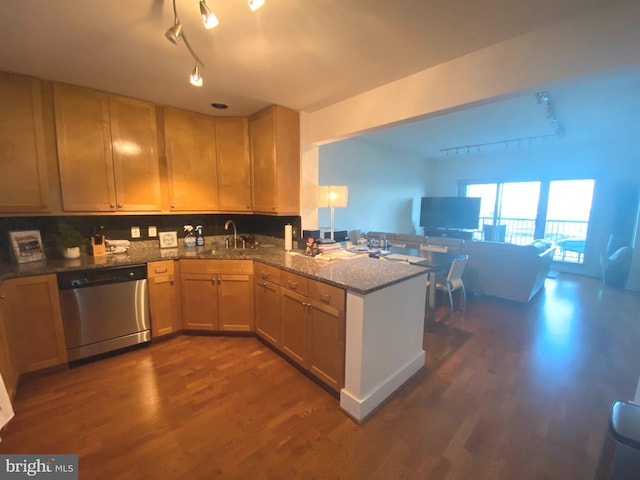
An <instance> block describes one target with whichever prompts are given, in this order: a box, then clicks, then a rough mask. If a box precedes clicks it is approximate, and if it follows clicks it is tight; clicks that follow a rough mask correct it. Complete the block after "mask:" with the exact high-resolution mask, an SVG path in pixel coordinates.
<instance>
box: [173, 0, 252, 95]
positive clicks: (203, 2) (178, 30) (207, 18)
mask: <svg viewBox="0 0 640 480" xmlns="http://www.w3.org/2000/svg"><path fill="white" fill-rule="evenodd" d="M247 1H248V4H249V9H250V10H251V11H252V12H255V11H256V10H257V9H259V8H260V7H262V6H263V5H264V3H265V0H247ZM200 15H201V16H202V23H203V24H204V27H205V28H206V29H207V30H210V29H212V28H214V27H215V26H216V25H218V23H219V22H218V17H216V16H215V14H214V13H213V12H212V11H211V10H210V9H209V7H208V6H207V0H200ZM164 36H165V37H167V39H168V40H169V41H170V42H171V43H173V44H174V45H177V44H178V43H179V42H180V40H181V39H182V40H183V41H184V45H185V46H186V47H187V50H189V53H190V54H191V56H192V57H193V59H194V60H195V61H196V66H195V68H194V69H193V72H191V77H190V78H189V81H190V82H191V85H194V86H196V87H201V86H202V84H203V80H202V75H201V74H200V69H201V68H204V63H202V60H200V57H198V55H196V52H195V51H194V50H193V48H191V44H190V43H189V40H188V39H187V36H186V34H185V33H184V32H183V29H182V23H180V19H179V18H178V10H177V8H176V0H173V25H172V26H171V27H170V28H169V30H167V32H166V33H165V34H164Z"/></svg>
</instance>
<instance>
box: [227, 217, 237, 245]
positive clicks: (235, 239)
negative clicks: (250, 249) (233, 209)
mask: <svg viewBox="0 0 640 480" xmlns="http://www.w3.org/2000/svg"><path fill="white" fill-rule="evenodd" d="M229 225H233V248H238V230H237V229H236V224H235V222H234V221H233V220H227V223H225V224H224V229H225V230H229Z"/></svg>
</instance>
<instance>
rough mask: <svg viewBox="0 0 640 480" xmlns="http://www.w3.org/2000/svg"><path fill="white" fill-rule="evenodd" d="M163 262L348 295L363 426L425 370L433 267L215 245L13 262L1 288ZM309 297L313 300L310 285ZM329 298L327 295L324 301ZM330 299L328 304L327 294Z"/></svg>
mask: <svg viewBox="0 0 640 480" xmlns="http://www.w3.org/2000/svg"><path fill="white" fill-rule="evenodd" d="M159 260H171V261H177V263H178V264H180V263H184V264H185V265H186V264H187V262H190V261H193V260H197V261H206V262H211V264H212V265H216V264H222V263H224V262H219V261H244V262H246V261H249V262H251V263H252V265H253V269H254V275H255V278H256V281H258V277H259V273H258V272H259V271H260V270H261V269H262V267H263V266H266V267H272V268H273V267H275V269H278V270H279V271H282V272H284V273H283V275H295V276H297V278H304V279H308V280H309V282H316V283H317V284H318V285H328V286H331V287H335V288H336V290H334V291H339V292H341V294H342V293H344V300H342V301H343V304H344V305H346V307H345V315H344V317H343V318H344V322H345V325H344V385H343V386H342V385H341V387H342V388H340V392H339V394H340V406H341V408H342V409H344V410H345V411H346V412H347V413H348V414H349V415H350V416H351V417H353V418H354V419H355V420H357V421H364V420H365V419H366V418H367V416H368V415H370V414H371V413H372V412H373V411H374V410H375V409H376V408H377V407H378V406H379V405H380V404H382V403H383V402H384V401H385V400H386V399H387V398H388V397H389V396H390V395H391V394H392V393H393V392H394V391H395V390H396V389H397V388H399V387H400V386H401V385H402V384H403V383H405V382H406V381H407V380H408V379H409V378H410V377H411V376H412V375H414V374H415V373H416V372H417V371H418V370H420V369H421V368H422V367H424V365H425V352H424V350H423V348H422V341H423V329H424V307H425V299H426V289H425V284H426V278H427V273H426V270H425V269H424V268H422V267H418V266H413V265H406V264H403V263H397V262H383V261H380V260H377V259H372V258H368V257H367V256H362V257H358V258H354V259H350V260H339V261H330V262H327V261H321V260H318V259H314V258H309V257H305V256H304V255H301V254H300V253H297V252H290V253H286V252H284V251H282V250H280V249H279V248H257V249H247V250H233V249H231V250H224V249H222V250H215V251H212V250H211V249H210V248H209V249H207V248H197V249H196V248H190V249H186V248H179V249H172V250H160V249H157V248H151V249H140V250H131V251H130V252H129V253H127V254H125V255H114V256H109V257H107V258H105V259H97V260H96V259H94V258H93V257H86V256H83V257H81V258H80V259H77V260H46V261H40V262H32V263H30V264H21V265H6V266H4V267H0V290H2V285H3V283H4V282H5V280H10V279H16V278H17V277H29V276H37V275H50V274H53V273H56V272H61V271H68V270H83V269H94V268H98V269H99V268H103V267H106V266H114V265H133V264H141V263H149V262H156V261H159ZM53 277H54V276H53ZM54 278H55V277H54ZM310 284H311V283H310ZM283 288H284V287H283ZM256 294H257V292H256ZM309 295H310V298H311V296H312V294H311V288H310V294H309ZM323 295H324V294H323V293H322V291H320V293H319V297H318V299H319V300H320V301H322V300H323V297H322V296H323ZM310 301H312V300H310ZM326 301H327V304H329V300H328V297H327V300H326ZM303 305H305V304H303ZM306 305H311V304H310V303H306ZM257 313H258V307H257V305H256V314H257ZM11 321H14V319H13V318H7V316H6V315H5V323H8V322H11ZM152 322H153V319H152ZM259 336H260V335H259ZM9 348H10V349H11V345H9ZM285 353H286V352H285ZM311 373H312V374H313V371H312V372H311Z"/></svg>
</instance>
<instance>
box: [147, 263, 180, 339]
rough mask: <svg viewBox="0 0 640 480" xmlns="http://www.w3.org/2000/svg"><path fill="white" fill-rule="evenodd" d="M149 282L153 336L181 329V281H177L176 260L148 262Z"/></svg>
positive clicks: (156, 336)
mask: <svg viewBox="0 0 640 480" xmlns="http://www.w3.org/2000/svg"><path fill="white" fill-rule="evenodd" d="M147 279H148V282H149V310H150V313H151V337H152V338H158V337H162V336H163V335H168V334H170V333H174V332H177V331H179V330H181V328H182V324H181V322H180V294H179V282H177V281H176V262H174V261H173V260H162V261H158V262H149V263H148V264H147Z"/></svg>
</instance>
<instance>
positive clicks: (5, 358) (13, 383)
mask: <svg viewBox="0 0 640 480" xmlns="http://www.w3.org/2000/svg"><path fill="white" fill-rule="evenodd" d="M0 295H2V294H0ZM3 300H4V299H3ZM0 307H2V305H0ZM0 374H2V380H3V381H4V385H5V387H6V388H7V392H8V393H9V398H11V399H13V397H14V396H15V394H16V387H17V385H18V372H16V370H15V368H14V367H13V360H11V352H10V350H9V341H8V338H7V334H6V329H5V324H4V315H3V313H2V308H0Z"/></svg>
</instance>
